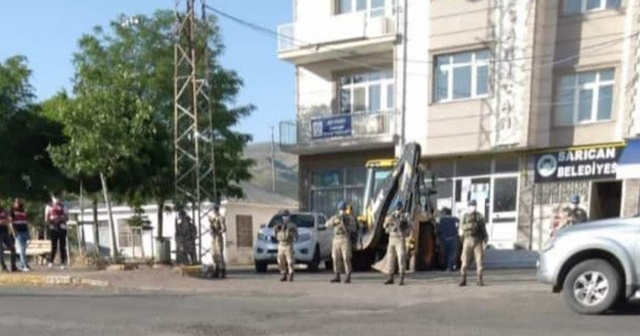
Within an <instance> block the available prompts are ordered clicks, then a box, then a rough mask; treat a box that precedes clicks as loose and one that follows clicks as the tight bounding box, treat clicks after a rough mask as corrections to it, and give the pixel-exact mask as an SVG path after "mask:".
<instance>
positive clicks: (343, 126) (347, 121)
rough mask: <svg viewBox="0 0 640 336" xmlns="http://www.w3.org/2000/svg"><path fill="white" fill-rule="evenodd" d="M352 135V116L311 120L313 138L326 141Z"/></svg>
mask: <svg viewBox="0 0 640 336" xmlns="http://www.w3.org/2000/svg"><path fill="white" fill-rule="evenodd" d="M349 135H351V115H342V116H335V117H326V118H318V119H313V120H311V138H312V139H324V138H333V137H340V136H349Z"/></svg>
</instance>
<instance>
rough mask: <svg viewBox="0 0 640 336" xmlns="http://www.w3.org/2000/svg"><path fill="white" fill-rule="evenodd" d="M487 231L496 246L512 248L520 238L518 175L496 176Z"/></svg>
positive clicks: (491, 241)
mask: <svg viewBox="0 0 640 336" xmlns="http://www.w3.org/2000/svg"><path fill="white" fill-rule="evenodd" d="M491 189H492V191H493V193H492V196H493V197H492V198H491V199H492V201H491V217H490V220H489V221H488V222H489V225H488V227H487V231H488V234H489V240H490V241H489V242H490V244H492V245H493V246H494V247H496V248H500V249H510V248H513V243H514V242H516V241H517V238H518V224H517V221H518V177H517V176H505V177H495V178H494V179H493V186H492V188H491Z"/></svg>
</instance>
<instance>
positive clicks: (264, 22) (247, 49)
mask: <svg viewBox="0 0 640 336" xmlns="http://www.w3.org/2000/svg"><path fill="white" fill-rule="evenodd" d="M0 2H1V3H2V4H1V7H0V8H1V9H0V32H1V33H0V61H4V60H5V59H6V58H8V57H11V56H14V55H23V56H26V57H27V58H28V60H29V67H30V68H31V70H32V71H33V74H32V78H31V84H32V85H33V86H34V88H35V91H36V95H37V97H38V100H45V99H47V98H49V97H51V96H53V95H54V94H55V93H56V92H58V91H60V90H61V89H63V88H64V89H67V91H70V88H71V78H72V76H73V71H74V69H73V66H72V64H71V58H72V55H73V53H74V52H75V51H77V41H78V39H79V38H80V37H81V36H82V34H85V33H90V32H91V30H92V28H93V27H94V26H96V25H101V26H106V25H108V23H109V22H111V21H113V20H116V19H117V18H118V17H119V15H120V14H125V15H129V16H133V15H137V14H144V15H150V14H152V13H153V12H154V11H155V10H157V9H171V10H173V8H174V0H29V1H16V0H1V1H0ZM291 3H292V2H291V0H208V1H207V4H208V5H211V6H213V7H215V8H216V9H218V10H220V11H223V12H225V13H227V14H231V15H233V16H236V17H239V18H242V19H244V20H246V21H250V22H252V23H255V24H258V25H261V26H264V27H267V28H270V29H272V30H277V26H278V25H279V24H285V23H289V22H290V21H291V19H292V15H291V9H292V8H291V6H292V4H291ZM219 22H220V26H221V30H222V35H223V41H224V43H225V45H226V52H225V54H224V55H223V56H222V59H221V62H222V64H223V66H225V67H227V68H230V69H234V70H236V71H237V72H238V73H239V75H240V76H241V77H242V78H243V80H244V84H245V86H244V88H243V89H242V90H241V92H240V95H239V96H238V102H237V103H238V104H247V103H251V104H254V105H255V106H256V107H257V109H256V111H255V112H254V113H253V115H252V116H250V117H248V118H246V119H244V120H242V121H241V123H240V125H239V126H238V130H240V131H242V132H246V133H249V134H252V135H253V138H254V139H253V140H254V142H262V141H270V140H271V127H272V126H273V127H274V128H275V132H276V133H275V136H276V141H278V133H277V132H278V125H279V123H280V121H284V120H291V119H293V118H294V117H295V102H294V93H295V87H294V68H293V66H292V65H291V64H288V63H286V62H284V61H280V60H278V58H277V52H276V46H277V41H276V39H275V37H271V36H268V35H265V34H264V33H260V32H256V31H253V30H250V29H248V28H246V27H244V26H241V25H238V24H237V23H235V22H233V21H229V20H228V19H226V18H220V19H219ZM167 80H173V79H172V78H169V79H167Z"/></svg>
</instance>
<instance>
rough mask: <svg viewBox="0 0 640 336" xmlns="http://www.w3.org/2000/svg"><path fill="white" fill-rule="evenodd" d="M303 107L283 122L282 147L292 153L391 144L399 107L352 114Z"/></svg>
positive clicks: (375, 147)
mask: <svg viewBox="0 0 640 336" xmlns="http://www.w3.org/2000/svg"><path fill="white" fill-rule="evenodd" d="M305 112H306V111H300V113H299V114H298V118H297V120H296V121H283V122H281V123H280V148H281V149H282V150H283V151H285V152H288V153H293V154H303V155H309V154H321V153H332V152H345V151H353V150H367V149H377V148H385V147H388V146H392V145H393V143H394V140H395V134H396V129H397V128H396V120H398V119H399V118H398V116H399V114H398V111H396V110H388V111H378V112H364V113H353V114H331V113H330V111H329V113H327V112H311V113H308V112H307V113H305Z"/></svg>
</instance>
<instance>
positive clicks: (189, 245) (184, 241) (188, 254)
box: [176, 210, 198, 264]
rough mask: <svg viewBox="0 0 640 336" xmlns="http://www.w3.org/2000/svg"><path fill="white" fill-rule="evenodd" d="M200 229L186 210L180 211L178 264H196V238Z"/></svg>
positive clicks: (177, 242)
mask: <svg viewBox="0 0 640 336" xmlns="http://www.w3.org/2000/svg"><path fill="white" fill-rule="evenodd" d="M197 236H198V229H197V228H196V226H195V224H193V222H192V221H191V217H189V216H187V213H186V212H185V211H184V210H180V212H179V213H178V224H177V225H176V261H177V262H178V264H195V263H196V262H197V260H198V259H197V256H196V238H197Z"/></svg>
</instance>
